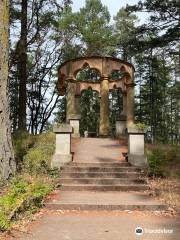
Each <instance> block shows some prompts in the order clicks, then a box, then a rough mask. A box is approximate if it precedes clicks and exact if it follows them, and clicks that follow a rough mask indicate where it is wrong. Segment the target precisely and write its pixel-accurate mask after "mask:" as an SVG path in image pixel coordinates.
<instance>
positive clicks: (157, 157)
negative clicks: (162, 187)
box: [148, 149, 166, 176]
mask: <svg viewBox="0 0 180 240" xmlns="http://www.w3.org/2000/svg"><path fill="white" fill-rule="evenodd" d="M165 161H166V158H165V154H164V153H163V152H162V151H161V150H160V149H154V150H153V151H152V152H150V153H149V154H148V162H149V171H150V175H154V176H163V172H162V169H161V167H162V165H163V164H164V163H165Z"/></svg>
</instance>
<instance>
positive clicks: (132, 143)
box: [128, 128, 148, 168]
mask: <svg viewBox="0 0 180 240" xmlns="http://www.w3.org/2000/svg"><path fill="white" fill-rule="evenodd" d="M128 162H129V163H131V164H132V165H133V166H136V167H143V168H144V167H147V166H148V162H147V157H146V156H145V151H144V131H141V130H138V129H135V128H133V129H132V128H128Z"/></svg>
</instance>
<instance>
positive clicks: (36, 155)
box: [23, 133, 55, 174]
mask: <svg viewBox="0 0 180 240" xmlns="http://www.w3.org/2000/svg"><path fill="white" fill-rule="evenodd" d="M54 149H55V134H53V133H44V134H41V135H39V136H37V138H36V141H35V144H34V147H33V148H31V149H30V150H29V151H28V153H27V154H26V155H25V157H24V161H23V162H24V167H25V171H27V172H28V173H30V174H40V173H41V174H46V173H48V171H50V164H51V159H52V155H53V153H54Z"/></svg>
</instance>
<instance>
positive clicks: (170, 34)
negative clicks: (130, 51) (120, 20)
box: [126, 0, 180, 51]
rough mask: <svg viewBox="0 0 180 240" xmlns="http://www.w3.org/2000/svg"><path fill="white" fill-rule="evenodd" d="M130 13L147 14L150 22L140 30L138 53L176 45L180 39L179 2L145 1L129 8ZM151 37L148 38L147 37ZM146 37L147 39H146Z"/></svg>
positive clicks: (127, 8) (172, 0) (137, 43)
mask: <svg viewBox="0 0 180 240" xmlns="http://www.w3.org/2000/svg"><path fill="white" fill-rule="evenodd" d="M126 10H127V11H128V12H147V13H148V14H149V16H150V17H149V21H148V23H147V24H143V25H142V26H140V27H139V28H138V31H137V34H138V38H137V41H136V46H137V51H140V50H143V49H148V48H152V47H163V46H167V45H168V44H169V45H170V44H171V45H172V44H173V45H174V46H175V44H177V43H178V42H179V39H180V15H179V12H180V4H179V1H176V0H170V1H159V0H145V1H143V2H142V1H139V2H138V4H136V5H133V6H127V7H126ZM147 34H148V35H149V36H151V37H150V38H146V37H145V36H147ZM144 37H145V39H144Z"/></svg>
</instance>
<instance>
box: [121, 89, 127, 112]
mask: <svg viewBox="0 0 180 240" xmlns="http://www.w3.org/2000/svg"><path fill="white" fill-rule="evenodd" d="M122 95H123V111H122V113H121V115H123V116H126V114H127V93H126V92H125V91H123V93H122Z"/></svg>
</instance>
